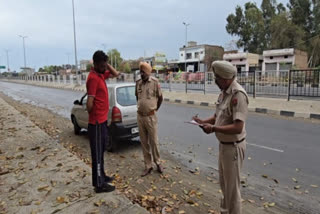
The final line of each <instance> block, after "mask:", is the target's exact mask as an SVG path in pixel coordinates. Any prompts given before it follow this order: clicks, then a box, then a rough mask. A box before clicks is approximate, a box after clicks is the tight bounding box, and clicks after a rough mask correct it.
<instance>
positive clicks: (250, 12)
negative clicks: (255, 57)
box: [226, 2, 267, 53]
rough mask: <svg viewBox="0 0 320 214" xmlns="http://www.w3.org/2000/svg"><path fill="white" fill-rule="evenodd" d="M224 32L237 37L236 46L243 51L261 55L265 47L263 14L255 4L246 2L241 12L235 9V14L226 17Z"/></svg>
mask: <svg viewBox="0 0 320 214" xmlns="http://www.w3.org/2000/svg"><path fill="white" fill-rule="evenodd" d="M227 22H228V24H227V26H226V30H227V32H228V33H229V34H231V35H236V36H239V40H238V42H237V46H238V47H239V48H240V47H243V48H244V50H245V51H249V52H257V53H262V51H263V50H264V49H265V47H266V45H267V40H266V36H265V24H264V19H263V13H262V12H261V11H260V10H259V8H257V6H256V4H254V3H251V2H248V3H246V4H245V10H244V12H243V10H242V8H241V7H240V6H237V7H236V12H235V14H230V15H229V16H228V17H227Z"/></svg>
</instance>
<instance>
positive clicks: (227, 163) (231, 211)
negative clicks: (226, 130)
mask: <svg viewBox="0 0 320 214" xmlns="http://www.w3.org/2000/svg"><path fill="white" fill-rule="evenodd" d="M245 151H246V141H245V140H244V141H243V142H241V143H238V144H237V143H235V144H221V143H220V145H219V181H220V187H221V191H222V194H223V198H222V199H221V205H220V206H221V213H222V214H241V213H242V212H241V194H240V186H241V184H240V169H241V168H242V163H243V160H244V157H245Z"/></svg>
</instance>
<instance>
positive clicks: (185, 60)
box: [183, 22, 190, 71]
mask: <svg viewBox="0 0 320 214" xmlns="http://www.w3.org/2000/svg"><path fill="white" fill-rule="evenodd" d="M183 24H184V26H186V41H185V47H184V66H185V71H187V42H188V26H189V25H190V24H189V23H186V22H183Z"/></svg>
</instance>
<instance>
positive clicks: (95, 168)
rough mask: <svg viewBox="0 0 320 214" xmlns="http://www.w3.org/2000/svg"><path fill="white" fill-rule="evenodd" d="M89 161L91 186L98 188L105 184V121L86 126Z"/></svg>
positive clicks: (106, 130)
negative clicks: (89, 150) (90, 165)
mask: <svg viewBox="0 0 320 214" xmlns="http://www.w3.org/2000/svg"><path fill="white" fill-rule="evenodd" d="M88 132H89V139H90V148H91V160H92V185H93V186H94V187H97V188H100V187H102V186H103V184H104V183H105V177H106V175H105V172H104V158H103V154H104V150H105V144H106V143H107V140H108V126H107V121H106V122H104V123H101V124H98V123H96V124H95V125H92V124H89V125H88Z"/></svg>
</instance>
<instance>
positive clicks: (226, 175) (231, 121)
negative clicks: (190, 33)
mask: <svg viewBox="0 0 320 214" xmlns="http://www.w3.org/2000/svg"><path fill="white" fill-rule="evenodd" d="M212 68H213V72H214V74H215V82H216V84H217V85H218V87H219V88H220V89H221V94H220V95H219V98H218V101H217V104H216V113H215V114H214V115H213V116H212V117H210V118H208V119H205V120H201V119H200V118H198V117H196V116H195V117H193V119H194V120H195V121H197V122H198V123H200V124H201V126H200V127H201V128H202V129H203V131H204V132H205V133H207V134H210V133H213V132H214V133H215V134H216V137H217V138H218V140H219V142H220V144H219V180H220V186H221V190H222V194H223V198H222V200H221V213H223V214H241V213H242V212H241V194H240V169H241V167H242V163H243V160H244V156H245V151H246V139H245V138H246V130H245V121H246V118H247V114H248V104H249V100H248V95H247V93H246V91H245V90H244V89H243V88H242V87H241V85H239V84H238V83H237V81H236V74H237V70H236V68H235V67H234V66H233V65H232V64H231V63H229V62H227V61H215V62H213V63H212Z"/></svg>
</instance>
